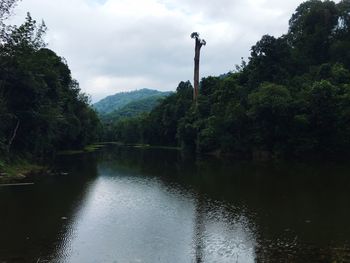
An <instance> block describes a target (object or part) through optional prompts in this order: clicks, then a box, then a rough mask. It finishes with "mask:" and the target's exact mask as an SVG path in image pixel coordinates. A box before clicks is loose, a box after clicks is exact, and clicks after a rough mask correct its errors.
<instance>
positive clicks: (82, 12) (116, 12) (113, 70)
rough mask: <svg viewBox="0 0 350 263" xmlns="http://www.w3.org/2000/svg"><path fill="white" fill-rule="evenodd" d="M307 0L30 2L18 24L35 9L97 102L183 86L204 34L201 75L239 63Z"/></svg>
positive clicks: (282, 28)
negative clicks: (193, 35)
mask: <svg viewBox="0 0 350 263" xmlns="http://www.w3.org/2000/svg"><path fill="white" fill-rule="evenodd" d="M302 2H303V1H302V0H284V1H281V0H216V1H213V0H22V1H21V2H20V3H19V4H18V6H17V7H16V9H15V12H14V16H13V17H12V18H11V21H10V23H12V24H20V23H21V22H23V20H24V18H25V15H26V13H27V12H30V13H31V15H32V17H33V18H34V19H36V20H37V21H41V20H44V21H45V23H46V25H47V27H48V31H47V35H46V42H47V43H48V48H50V49H52V50H54V51H55V52H56V53H57V54H58V55H59V56H61V57H64V58H65V59H66V60H67V62H68V65H69V67H70V69H71V71H72V76H73V78H75V79H77V80H78V81H79V83H80V88H81V90H82V91H83V92H85V93H87V94H89V95H91V99H92V102H96V101H98V100H100V99H102V98H104V97H106V96H108V95H112V94H115V93H117V92H121V91H131V90H136V89H142V88H152V89H158V90H162V91H168V90H175V89H176V87H177V85H178V83H179V82H180V81H186V80H190V81H191V82H192V79H193V57H194V40H193V39H191V38H190V34H191V33H192V32H199V33H200V37H201V38H203V39H205V40H206V42H207V45H206V46H205V47H203V48H202V51H201V72H200V75H201V77H206V76H216V75H220V74H223V73H227V72H229V71H232V70H234V69H235V65H236V64H240V63H241V58H242V57H243V58H244V59H245V60H247V58H248V57H249V54H250V48H251V46H252V45H254V44H255V43H256V42H257V41H259V40H260V39H261V37H262V36H263V35H264V34H269V35H273V36H276V37H278V36H280V35H282V34H284V33H286V32H287V30H288V20H289V18H290V17H291V15H292V14H293V12H294V10H295V9H296V7H297V6H298V5H299V4H300V3H302Z"/></svg>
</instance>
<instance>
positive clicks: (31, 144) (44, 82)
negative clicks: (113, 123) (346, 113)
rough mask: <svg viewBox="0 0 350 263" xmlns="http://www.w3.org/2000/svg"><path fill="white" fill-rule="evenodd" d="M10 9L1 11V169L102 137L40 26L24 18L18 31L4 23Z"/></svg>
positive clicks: (84, 98) (10, 3)
mask: <svg viewBox="0 0 350 263" xmlns="http://www.w3.org/2000/svg"><path fill="white" fill-rule="evenodd" d="M15 4H16V1H13V0H12V1H11V0H8V1H2V2H1V6H0V26H1V28H0V160H3V161H1V162H0V165H4V162H5V161H6V162H7V161H11V159H12V158H13V157H16V158H18V156H21V158H34V157H35V158H41V157H47V156H50V155H53V154H54V153H56V152H57V151H59V150H64V149H72V148H73V149H75V148H81V147H84V146H85V145H87V144H89V143H92V142H95V141H97V140H98V139H99V133H100V131H101V125H100V121H99V119H98V116H97V114H96V113H95V111H94V110H93V109H92V108H91V107H90V102H89V97H88V96H87V95H86V94H84V93H82V92H81V91H80V88H79V84H78V82H77V81H76V80H74V79H73V78H72V75H71V72H70V69H69V67H68V65H67V63H66V61H65V59H64V58H62V57H59V56H58V55H57V54H56V53H55V52H54V51H52V50H50V49H48V48H46V43H45V41H44V35H45V32H46V26H45V23H44V22H42V23H37V22H36V21H35V20H34V19H33V18H32V17H31V15H30V14H29V13H28V15H27V18H26V20H25V22H24V23H23V24H22V25H20V26H11V25H8V24H7V23H6V22H7V21H6V20H7V18H8V17H9V16H10V15H11V11H12V8H13V7H14V5H15ZM0 170H1V167H0Z"/></svg>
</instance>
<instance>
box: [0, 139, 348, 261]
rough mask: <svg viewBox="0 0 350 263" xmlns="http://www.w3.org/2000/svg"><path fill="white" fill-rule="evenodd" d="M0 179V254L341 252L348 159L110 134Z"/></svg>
mask: <svg viewBox="0 0 350 263" xmlns="http://www.w3.org/2000/svg"><path fill="white" fill-rule="evenodd" d="M54 166H55V169H56V170H57V171H59V172H60V175H56V176H48V177H47V178H41V179H40V180H37V181H35V184H34V185H31V186H30V185H29V186H16V187H2V188H0V211H1V216H0V227H1V228H0V229H1V232H0V262H2V263H3V262H10V263H12V262H34V263H37V262H59V263H61V262H62V263H65V262H67V263H68V262H69V263H70V262H72V263H75V262H77V263H80V262H81V263H90V262H96V263H100V262H111V263H113V262H118V263H119V262H120V263H124V262H125V263H129V262H130V263H143V262H145V263H146V262H147V263H154V262H169V263H179V262H184V263H186V262H189V263H190V262H194V263H199V262H203V263H204V262H206V263H212V262H223V263H226V262H230V263H231V262H243V263H245V262H248V263H249V262H335V261H336V262H350V223H349V222H350V209H349V208H350V191H349V190H350V165H349V164H334V163H296V162H294V163H288V162H273V163H259V162H248V161H233V160H223V159H217V158H213V157H201V158H199V157H197V158H188V157H186V156H183V155H182V154H181V153H180V152H178V151H175V150H165V149H138V148H127V147H116V146H110V147H108V148H107V149H104V150H102V151H99V152H96V153H89V154H81V155H71V156H62V157H60V158H59V159H58V160H57V161H56V163H55V164H54Z"/></svg>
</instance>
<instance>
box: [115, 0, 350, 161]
mask: <svg viewBox="0 0 350 263" xmlns="http://www.w3.org/2000/svg"><path fill="white" fill-rule="evenodd" d="M349 68H350V1H349V0H343V1H340V2H339V3H338V4H336V3H334V2H333V1H319V0H310V1H307V2H304V3H302V4H301V5H300V6H299V7H298V8H297V9H296V11H295V13H294V14H293V16H292V18H291V19H290V22H289V30H288V33H286V34H285V35H283V36H281V37H279V38H275V37H273V36H269V35H265V36H263V37H262V39H261V40H260V41H258V42H257V43H256V45H254V46H253V47H252V49H251V57H250V58H249V61H248V62H247V63H246V62H242V65H241V66H238V67H237V71H235V72H232V73H230V74H227V75H223V76H221V77H207V78H204V79H202V81H201V85H200V96H199V98H198V103H196V104H194V103H192V87H191V85H190V83H189V82H187V83H183V82H182V83H180V85H179V88H178V89H177V92H176V94H173V95H171V96H169V97H168V98H167V99H165V100H164V101H163V102H162V103H161V104H160V105H159V106H158V107H156V108H155V109H154V110H153V111H152V112H151V113H150V114H148V115H144V116H143V117H138V118H137V119H128V120H124V121H123V122H122V123H118V124H116V125H115V130H114V132H112V133H111V134H109V136H110V137H111V139H116V140H121V141H126V142H142V143H151V144H162V145H181V146H184V147H189V148H193V149H195V150H196V151H198V152H213V151H220V152H227V153H234V154H239V155H243V156H252V155H254V154H257V155H264V156H271V155H274V156H304V155H314V154H316V153H317V154H322V155H332V154H337V155H339V154H348V153H349V151H350V72H349Z"/></svg>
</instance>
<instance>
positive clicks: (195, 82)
mask: <svg viewBox="0 0 350 263" xmlns="http://www.w3.org/2000/svg"><path fill="white" fill-rule="evenodd" d="M191 38H194V39H195V41H196V45H195V56H194V80H193V86H194V87H193V101H194V102H197V99H198V95H199V61H200V54H201V48H202V46H204V45H206V42H205V40H203V39H200V38H199V34H198V33H197V32H194V33H192V34H191Z"/></svg>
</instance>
